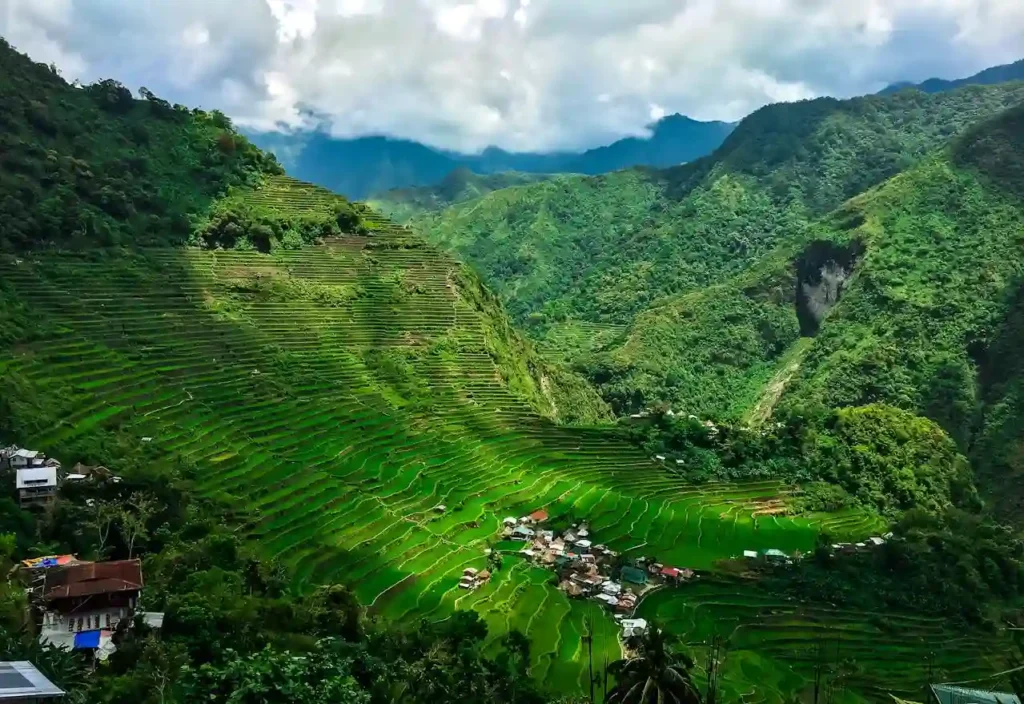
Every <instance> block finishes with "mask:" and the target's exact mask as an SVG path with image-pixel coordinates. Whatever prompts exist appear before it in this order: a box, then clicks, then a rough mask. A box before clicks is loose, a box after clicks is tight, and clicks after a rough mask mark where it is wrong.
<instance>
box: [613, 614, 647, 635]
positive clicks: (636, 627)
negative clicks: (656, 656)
mask: <svg viewBox="0 0 1024 704" xmlns="http://www.w3.org/2000/svg"><path fill="white" fill-rule="evenodd" d="M619 623H620V625H621V626H622V637H623V638H635V637H637V636H642V635H643V634H644V632H645V631H646V630H647V621H645V620H644V619H642V618H624V619H622V621H620V622H619Z"/></svg>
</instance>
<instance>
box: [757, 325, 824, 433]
mask: <svg viewBox="0 0 1024 704" xmlns="http://www.w3.org/2000/svg"><path fill="white" fill-rule="evenodd" d="M812 343H813V340H812V339H811V338H809V337H802V338H800V339H799V340H797V342H796V343H795V344H794V345H793V347H792V348H790V350H789V351H788V352H787V353H786V354H785V356H784V357H783V360H782V363H781V366H780V367H779V370H778V371H777V372H775V376H773V377H772V379H771V381H769V382H768V385H767V386H765V388H764V392H763V393H762V394H761V398H760V399H758V401H757V403H756V404H754V407H753V408H752V409H750V412H749V413H748V414H747V417H746V419H745V420H746V422H747V425H749V426H750V427H751V428H757V427H760V426H762V425H764V424H765V423H766V422H767V421H768V419H769V418H771V417H772V411H774V410H775V405H776V404H777V403H778V402H779V399H780V398H782V392H783V391H785V390H786V385H787V384H788V383H789V380H790V379H792V378H793V375H794V374H796V372H797V370H798V369H800V363H801V362H802V361H803V359H804V355H806V354H807V350H809V349H810V348H811V344H812Z"/></svg>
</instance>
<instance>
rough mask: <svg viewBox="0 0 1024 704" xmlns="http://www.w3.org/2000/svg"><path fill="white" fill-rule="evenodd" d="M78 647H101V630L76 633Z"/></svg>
mask: <svg viewBox="0 0 1024 704" xmlns="http://www.w3.org/2000/svg"><path fill="white" fill-rule="evenodd" d="M75 647H76V648H98V647H100V631H82V632H81V633H76V634H75Z"/></svg>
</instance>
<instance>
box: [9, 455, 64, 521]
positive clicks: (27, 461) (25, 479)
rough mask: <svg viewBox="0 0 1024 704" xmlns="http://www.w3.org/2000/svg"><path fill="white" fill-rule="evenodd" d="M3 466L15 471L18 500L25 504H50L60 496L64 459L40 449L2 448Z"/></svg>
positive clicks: (30, 505) (24, 505)
mask: <svg viewBox="0 0 1024 704" xmlns="http://www.w3.org/2000/svg"><path fill="white" fill-rule="evenodd" d="M0 469H9V470H12V471H14V486H15V489H16V490H17V492H18V503H19V504H20V505H21V506H23V507H32V506H47V505H49V504H50V503H51V502H52V501H53V499H54V498H55V497H56V496H57V479H58V477H57V473H58V471H59V470H60V462H58V461H57V460H55V459H53V458H52V457H50V458H48V457H47V456H46V455H44V454H43V453H42V452H39V451H38V450H26V449H23V448H20V447H16V446H13V445H12V446H11V447H4V448H0Z"/></svg>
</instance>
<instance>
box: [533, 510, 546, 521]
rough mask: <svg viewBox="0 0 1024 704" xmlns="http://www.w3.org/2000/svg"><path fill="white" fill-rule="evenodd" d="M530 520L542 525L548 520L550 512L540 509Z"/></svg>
mask: <svg viewBox="0 0 1024 704" xmlns="http://www.w3.org/2000/svg"><path fill="white" fill-rule="evenodd" d="M530 520H532V521H533V522H534V523H541V522H543V521H546V520H548V512H547V511H545V510H544V509H538V510H536V511H534V512H533V513H531V514H530Z"/></svg>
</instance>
